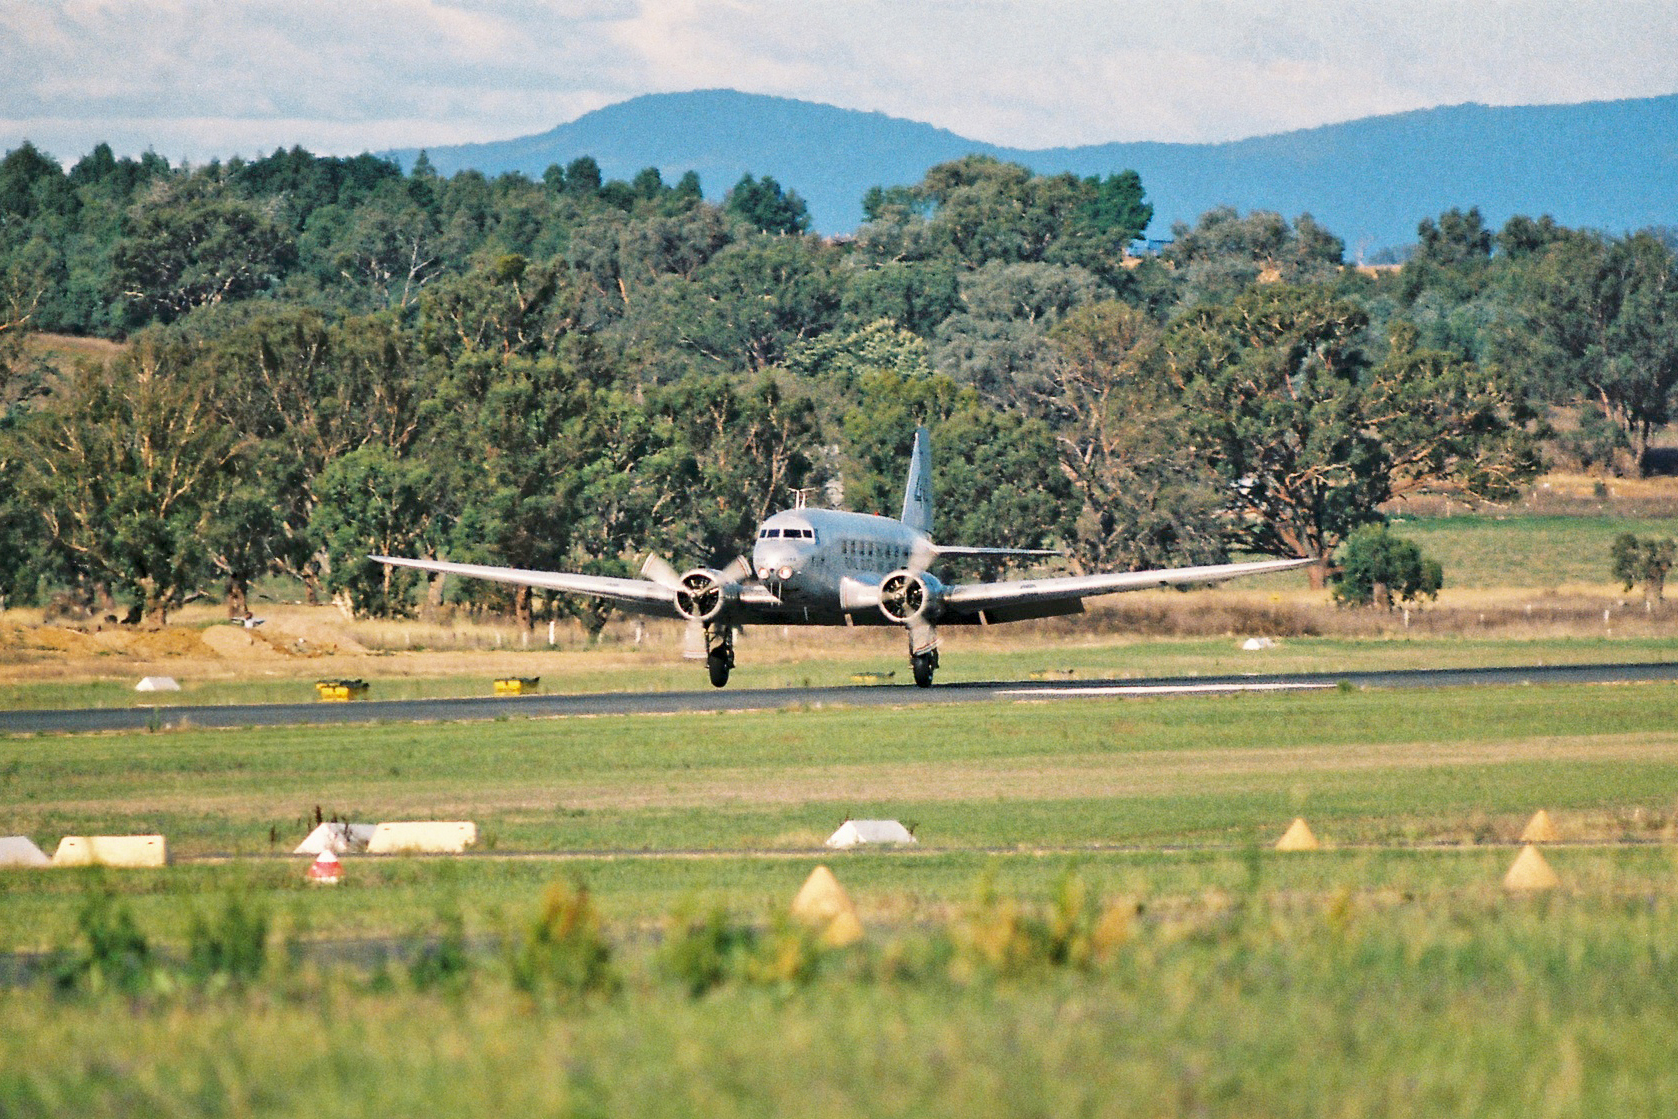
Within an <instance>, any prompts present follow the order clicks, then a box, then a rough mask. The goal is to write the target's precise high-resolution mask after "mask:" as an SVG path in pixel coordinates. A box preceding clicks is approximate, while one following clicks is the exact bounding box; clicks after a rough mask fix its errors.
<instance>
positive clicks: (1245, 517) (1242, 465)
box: [1160, 284, 1391, 586]
mask: <svg viewBox="0 0 1678 1119" xmlns="http://www.w3.org/2000/svg"><path fill="white" fill-rule="evenodd" d="M1366 322H1367V320H1366V318H1365V316H1364V312H1363V311H1362V310H1361V309H1360V308H1359V307H1357V306H1356V305H1355V304H1352V303H1350V302H1347V301H1345V300H1341V299H1337V298H1335V297H1334V296H1333V295H1332V294H1331V293H1329V292H1328V291H1326V290H1325V289H1322V288H1318V287H1296V286H1286V285H1281V284H1274V285H1268V286H1265V287H1260V288H1255V289H1254V290H1252V291H1250V292H1248V293H1247V294H1246V295H1243V296H1241V297H1239V298H1238V299H1237V300H1236V301H1235V302H1234V303H1233V304H1231V305H1229V306H1222V307H1220V306H1211V307H1200V308H1197V309H1196V310H1194V311H1192V312H1190V313H1189V314H1188V315H1186V316H1184V318H1183V319H1181V320H1179V321H1178V322H1177V323H1176V324H1174V325H1173V326H1172V328H1171V329H1170V330H1169V331H1168V332H1167V334H1166V336H1165V339H1164V341H1163V342H1162V345H1161V349H1160V354H1161V359H1162V361H1163V366H1164V370H1165V372H1166V373H1167V375H1168V376H1170V377H1171V379H1172V380H1173V382H1174V383H1175V384H1176V385H1177V386H1178V387H1179V390H1180V392H1181V393H1182V399H1183V402H1184V403H1185V405H1187V407H1188V409H1189V412H1190V416H1189V425H1188V428H1187V430H1186V432H1185V435H1186V439H1187V441H1188V443H1189V445H1190V446H1191V447H1192V448H1193V449H1194V451H1195V452H1196V453H1197V454H1199V455H1200V456H1202V457H1203V458H1204V459H1205V461H1206V462H1207V463H1208V464H1209V465H1210V466H1211V467H1212V468H1213V469H1214V470H1215V471H1216V472H1217V473H1218V476H1219V480H1220V483H1221V486H1222V489H1223V493H1224V504H1225V511H1226V515H1227V517H1228V533H1229V535H1230V538H1231V539H1232V540H1233V541H1234V542H1235V543H1237V544H1239V545H1240V546H1242V547H1244V548H1246V549H1247V550H1249V551H1254V552H1260V553H1263V554H1266V555H1275V556H1311V557H1315V558H1316V559H1317V560H1318V563H1317V565H1316V566H1314V567H1312V568H1311V571H1312V573H1313V574H1312V582H1313V584H1314V585H1316V586H1321V585H1322V582H1323V579H1324V578H1325V577H1326V575H1327V567H1328V562H1329V561H1328V557H1329V556H1330V555H1331V554H1332V553H1333V551H1334V549H1335V547H1336V546H1338V545H1339V543H1340V542H1341V541H1342V540H1344V539H1345V537H1346V535H1347V534H1348V533H1349V532H1351V530H1352V529H1354V528H1356V527H1358V526H1359V525H1361V524H1366V523H1369V522H1371V521H1377V520H1379V519H1380V518H1381V514H1380V512H1379V511H1378V509H1377V506H1378V505H1379V504H1380V503H1381V502H1383V501H1385V500H1386V499H1387V498H1388V497H1389V496H1390V495H1391V489H1390V480H1389V476H1390V467H1389V462H1388V459H1387V455H1386V452H1385V450H1384V448H1383V447H1382V446H1381V443H1380V440H1379V439H1378V438H1377V437H1376V436H1375V434H1374V433H1373V432H1371V431H1369V430H1368V428H1367V426H1366V425H1365V423H1364V417H1363V414H1362V411H1361V409H1360V392H1359V379H1360V376H1361V374H1362V372H1363V369H1364V366H1365V359H1364V356H1363V351H1362V349H1361V340H1362V335H1363V329H1364V326H1365V325H1366Z"/></svg>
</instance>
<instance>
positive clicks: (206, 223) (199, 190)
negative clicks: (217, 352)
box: [111, 172, 296, 322]
mask: <svg viewBox="0 0 1678 1119" xmlns="http://www.w3.org/2000/svg"><path fill="white" fill-rule="evenodd" d="M125 224H126V231H125V233H124V235H123V237H122V239H121V240H119V241H118V242H117V243H116V244H115V245H114V246H113V247H112V249H111V270H112V275H113V278H114V281H115V283H116V286H117V292H118V294H119V295H120V296H121V297H122V298H124V299H126V300H128V301H129V304H130V306H131V308H132V310H133V314H134V315H135V316H136V317H137V318H138V320H139V321H142V322H143V321H146V320H148V319H154V318H155V319H157V320H159V321H163V322H169V321H171V320H173V319H175V318H178V317H179V316H181V315H183V314H185V313H186V312H188V311H190V310H192V309H193V308H195V307H206V306H215V305H217V304H220V303H222V302H225V301H228V300H233V299H239V298H242V297H244V296H248V295H250V294H252V293H255V292H259V291H263V290H266V289H267V288H269V287H271V286H273V285H274V284H275V283H276V282H277V281H278V279H279V278H280V276H281V274H282V273H283V272H284V271H285V270H286V268H287V267H288V266H289V265H290V264H291V263H292V262H293V261H294V260H295V259H296V246H295V245H294V244H293V242H292V239H291V236H290V235H289V234H288V233H287V232H286V230H285V229H284V228H282V227H281V225H280V224H279V223H278V222H277V221H276V220H275V215H274V213H273V211H272V208H271V207H263V206H259V205H256V204H254V203H252V202H249V201H246V200H245V199H243V198H240V197H238V196H237V195H236V194H234V193H233V192H231V191H230V190H228V189H227V188H226V186H225V185H224V184H223V183H222V182H220V181H219V180H216V179H214V178H212V177H210V175H209V174H208V173H207V172H205V173H202V174H199V175H194V176H192V177H191V178H188V179H184V180H180V181H178V182H171V183H164V184H159V186H158V187H157V188H155V189H154V190H153V191H152V192H151V193H150V194H149V195H148V196H147V197H146V198H144V199H142V200H141V201H140V202H138V203H136V204H135V206H134V208H133V209H132V210H131V211H130V213H129V215H128V218H127V221H126V223H125Z"/></svg>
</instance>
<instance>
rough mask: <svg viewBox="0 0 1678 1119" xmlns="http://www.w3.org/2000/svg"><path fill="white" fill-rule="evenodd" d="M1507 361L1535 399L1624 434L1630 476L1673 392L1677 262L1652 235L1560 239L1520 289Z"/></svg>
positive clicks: (1677, 371) (1642, 465) (1639, 466)
mask: <svg viewBox="0 0 1678 1119" xmlns="http://www.w3.org/2000/svg"><path fill="white" fill-rule="evenodd" d="M1517 300H1518V302H1517V305H1516V309H1515V314H1514V316H1513V321H1512V322H1511V324H1510V329H1509V330H1508V331H1507V332H1506V334H1505V335H1504V338H1503V349H1502V352H1503V356H1504V358H1505V360H1507V361H1508V362H1509V363H1510V364H1511V365H1513V366H1514V367H1515V368H1516V369H1517V370H1518V371H1519V372H1520V374H1521V375H1522V376H1523V378H1524V380H1525V381H1526V383H1527V384H1529V385H1532V386H1534V387H1535V391H1537V392H1538V393H1539V394H1540V395H1541V396H1543V397H1545V398H1547V399H1549V400H1552V401H1558V402H1578V403H1580V404H1582V405H1584V406H1587V407H1590V408H1594V409H1596V410H1598V411H1600V412H1601V414H1602V415H1603V417H1604V418H1606V419H1607V420H1608V421H1609V422H1611V423H1612V424H1613V425H1614V426H1615V427H1617V428H1619V430H1620V431H1621V432H1623V433H1624V434H1625V438H1626V441H1627V442H1628V443H1629V444H1630V446H1631V458H1632V461H1631V463H1630V468H1631V469H1632V470H1633V471H1634V472H1637V473H1641V472H1643V471H1644V470H1645V469H1646V467H1647V459H1648V448H1649V439H1650V436H1651V435H1652V434H1653V433H1654V432H1655V430H1656V429H1658V428H1660V427H1661V426H1663V425H1664V424H1665V423H1666V422H1667V420H1668V418H1669V416H1670V408H1671V398H1672V393H1673V389H1674V387H1675V386H1678V261H1675V258H1674V255H1673V252H1672V250H1671V249H1669V248H1668V247H1667V246H1666V245H1664V244H1663V243H1662V242H1661V241H1660V240H1659V239H1658V238H1656V237H1655V236H1653V235H1652V234H1649V233H1637V234H1633V235H1632V236H1630V237H1625V238H1604V237H1601V236H1598V235H1595V234H1575V235H1573V236H1570V237H1566V238H1564V239H1562V240H1559V241H1556V242H1554V243H1553V244H1551V245H1550V247H1549V248H1548V249H1547V250H1545V252H1544V254H1543V256H1542V257H1541V258H1540V259H1539V260H1537V261H1536V262H1535V263H1533V264H1532V265H1531V267H1530V268H1528V269H1527V270H1526V271H1525V272H1524V273H1523V275H1522V276H1521V278H1520V280H1519V282H1518V284H1517Z"/></svg>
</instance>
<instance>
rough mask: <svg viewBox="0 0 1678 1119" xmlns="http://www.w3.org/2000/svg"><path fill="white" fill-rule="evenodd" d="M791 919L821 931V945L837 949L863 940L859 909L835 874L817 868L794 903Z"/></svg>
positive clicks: (805, 881) (793, 900)
mask: <svg viewBox="0 0 1678 1119" xmlns="http://www.w3.org/2000/svg"><path fill="white" fill-rule="evenodd" d="M792 916H793V919H794V920H795V921H799V922H801V923H803V924H805V925H808V926H810V927H811V928H812V929H820V930H822V941H823V942H824V943H826V944H830V945H832V946H833V947H835V948H842V947H844V946H845V945H847V944H854V943H855V942H857V941H858V940H861V939H862V922H861V921H860V920H858V919H857V915H856V907H855V906H853V905H852V904H851V899H850V896H849V895H847V894H846V893H845V888H844V887H843V886H841V885H839V880H838V879H837V878H835V877H833V872H832V871H831V870H829V869H827V867H825V866H818V867H817V868H816V869H815V870H812V871H811V872H810V877H809V878H806V879H805V880H804V887H803V888H802V889H801V890H799V891H798V896H797V897H795V898H793V899H792Z"/></svg>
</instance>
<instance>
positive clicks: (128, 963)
mask: <svg viewBox="0 0 1678 1119" xmlns="http://www.w3.org/2000/svg"><path fill="white" fill-rule="evenodd" d="M76 927H77V929H78V930H79V931H80V933H81V936H82V944H81V945H80V946H79V947H78V948H75V949H70V950H67V951H60V952H59V953H57V959H56V961H55V963H54V966H53V982H54V984H55V985H56V986H57V987H58V989H59V990H61V991H72V990H77V989H80V988H86V989H87V990H90V991H93V992H95V993H98V992H102V991H106V990H114V991H120V992H122V993H124V994H130V995H134V994H139V993H140V992H141V991H143V990H145V989H146V987H147V986H149V985H150V983H151V977H152V967H153V961H152V955H151V947H150V945H148V944H147V943H146V938H145V937H144V936H143V935H141V933H140V929H139V927H138V926H137V925H135V923H134V914H133V913H131V912H130V911H129V909H128V907H127V906H125V905H118V904H117V902H116V899H115V898H114V897H113V896H112V895H111V893H110V891H109V890H108V889H105V888H103V887H100V888H98V889H95V890H93V891H92V892H90V893H89V894H88V896H87V900H86V901H84V902H83V903H82V908H81V911H80V912H79V913H78V914H77V915H76Z"/></svg>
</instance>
